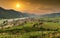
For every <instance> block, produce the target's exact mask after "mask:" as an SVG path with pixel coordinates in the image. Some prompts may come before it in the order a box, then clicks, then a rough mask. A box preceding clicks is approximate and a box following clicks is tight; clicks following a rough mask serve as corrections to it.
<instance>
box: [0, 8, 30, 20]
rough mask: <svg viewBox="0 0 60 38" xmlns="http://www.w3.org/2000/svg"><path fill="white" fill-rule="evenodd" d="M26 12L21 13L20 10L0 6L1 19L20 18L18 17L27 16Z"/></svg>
mask: <svg viewBox="0 0 60 38" xmlns="http://www.w3.org/2000/svg"><path fill="white" fill-rule="evenodd" d="M28 16H29V15H28V14H25V13H22V12H18V11H15V10H12V9H10V10H6V9H4V8H2V7H0V18H3V19H11V18H20V17H28Z"/></svg>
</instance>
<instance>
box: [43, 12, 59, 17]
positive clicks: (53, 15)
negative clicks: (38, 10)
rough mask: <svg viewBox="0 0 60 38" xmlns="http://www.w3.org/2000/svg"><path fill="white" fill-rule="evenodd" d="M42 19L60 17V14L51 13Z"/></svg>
mask: <svg viewBox="0 0 60 38" xmlns="http://www.w3.org/2000/svg"><path fill="white" fill-rule="evenodd" d="M42 17H52V18H53V17H60V13H51V14H45V15H42Z"/></svg>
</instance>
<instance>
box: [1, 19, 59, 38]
mask: <svg viewBox="0 0 60 38" xmlns="http://www.w3.org/2000/svg"><path fill="white" fill-rule="evenodd" d="M1 21H3V20H1ZM36 23H38V22H36V21H35V22H27V23H25V24H24V25H19V26H14V27H11V28H5V29H0V38H60V23H54V22H44V24H43V25H42V27H41V26H37V27H33V25H34V24H36Z"/></svg>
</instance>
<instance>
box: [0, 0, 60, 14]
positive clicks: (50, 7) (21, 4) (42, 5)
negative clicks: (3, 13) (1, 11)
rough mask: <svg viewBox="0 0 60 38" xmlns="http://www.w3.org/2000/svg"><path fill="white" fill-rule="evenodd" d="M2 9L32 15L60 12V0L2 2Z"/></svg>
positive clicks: (7, 0)
mask: <svg viewBox="0 0 60 38" xmlns="http://www.w3.org/2000/svg"><path fill="white" fill-rule="evenodd" d="M0 7H3V8H5V9H13V10H16V11H21V12H24V13H31V14H49V13H57V12H60V0H0Z"/></svg>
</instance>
